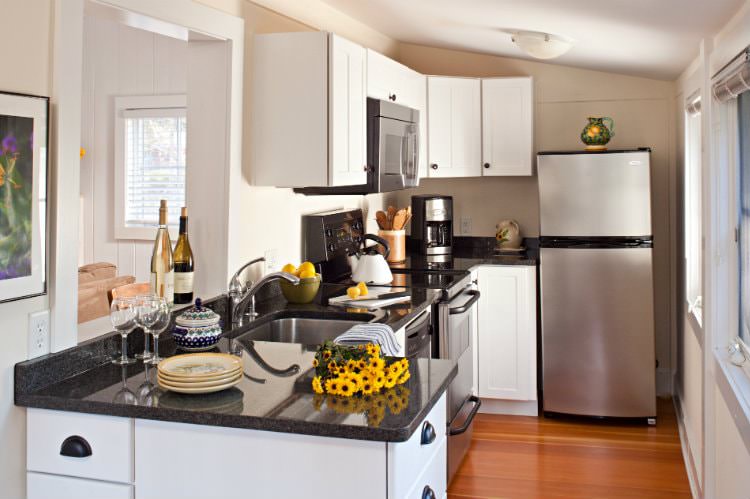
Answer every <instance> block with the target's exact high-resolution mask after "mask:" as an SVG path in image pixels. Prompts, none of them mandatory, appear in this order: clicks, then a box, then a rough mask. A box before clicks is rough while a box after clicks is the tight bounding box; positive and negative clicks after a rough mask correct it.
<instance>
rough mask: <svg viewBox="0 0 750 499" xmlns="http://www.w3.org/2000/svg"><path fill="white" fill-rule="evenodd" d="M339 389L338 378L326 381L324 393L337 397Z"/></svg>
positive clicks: (339, 382)
mask: <svg viewBox="0 0 750 499" xmlns="http://www.w3.org/2000/svg"><path fill="white" fill-rule="evenodd" d="M340 388H341V381H340V380H339V379H338V378H331V379H329V380H327V381H326V391H327V392H328V393H330V394H331V395H338V393H339V389H340Z"/></svg>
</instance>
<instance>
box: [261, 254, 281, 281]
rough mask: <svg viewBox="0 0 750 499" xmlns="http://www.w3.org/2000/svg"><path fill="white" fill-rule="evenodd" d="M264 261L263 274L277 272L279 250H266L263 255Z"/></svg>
mask: <svg viewBox="0 0 750 499" xmlns="http://www.w3.org/2000/svg"><path fill="white" fill-rule="evenodd" d="M263 257H264V258H265V259H266V261H265V267H264V269H263V274H264V275H265V274H270V273H271V272H277V271H278V270H279V250H277V249H276V248H273V249H270V250H266V252H265V253H264V254H263Z"/></svg>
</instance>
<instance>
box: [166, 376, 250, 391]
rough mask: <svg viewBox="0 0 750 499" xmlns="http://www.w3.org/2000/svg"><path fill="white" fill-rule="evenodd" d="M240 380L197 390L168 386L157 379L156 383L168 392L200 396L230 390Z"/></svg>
mask: <svg viewBox="0 0 750 499" xmlns="http://www.w3.org/2000/svg"><path fill="white" fill-rule="evenodd" d="M240 379H242V376H240V377H239V378H237V379H236V380H234V381H230V382H227V383H224V384H222V385H215V386H206V387H199V388H184V387H179V386H173V385H168V384H166V383H165V382H164V381H162V380H161V379H159V380H158V381H159V386H161V387H162V388H164V389H165V390H170V391H173V392H177V393H191V394H200V393H213V392H220V391H222V390H226V389H227V388H231V387H233V386H234V385H236V384H237V383H239V382H240Z"/></svg>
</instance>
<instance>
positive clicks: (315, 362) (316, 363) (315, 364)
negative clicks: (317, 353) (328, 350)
mask: <svg viewBox="0 0 750 499" xmlns="http://www.w3.org/2000/svg"><path fill="white" fill-rule="evenodd" d="M313 367H318V359H313Z"/></svg>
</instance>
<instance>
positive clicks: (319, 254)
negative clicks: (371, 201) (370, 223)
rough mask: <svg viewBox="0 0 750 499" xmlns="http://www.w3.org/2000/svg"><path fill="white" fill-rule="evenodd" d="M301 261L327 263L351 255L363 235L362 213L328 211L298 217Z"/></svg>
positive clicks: (355, 211)
mask: <svg viewBox="0 0 750 499" xmlns="http://www.w3.org/2000/svg"><path fill="white" fill-rule="evenodd" d="M302 232H303V241H302V246H303V248H302V253H303V259H304V260H307V261H310V262H313V263H316V264H317V263H323V262H329V261H331V260H333V259H335V258H337V257H342V256H344V257H345V256H348V255H350V254H352V253H354V252H355V251H356V250H357V248H358V247H359V246H360V245H361V243H362V240H363V237H364V235H365V232H364V219H363V217H362V210H359V209H357V210H346V211H329V212H324V213H315V214H312V215H305V216H303V217H302Z"/></svg>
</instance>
